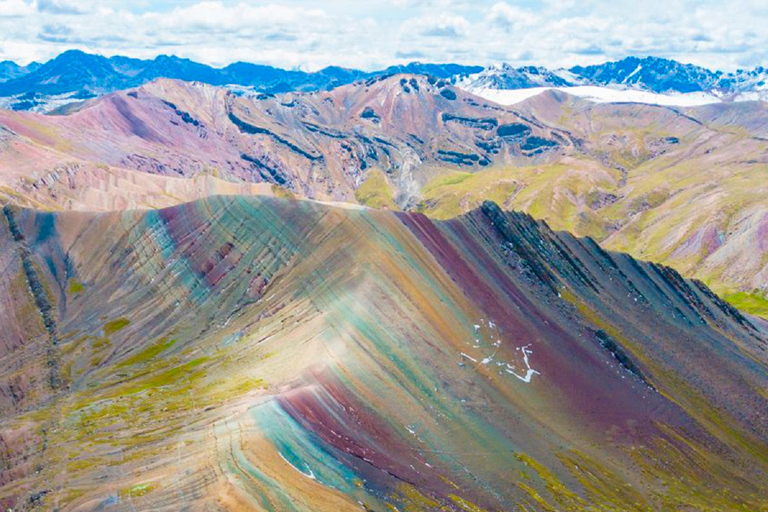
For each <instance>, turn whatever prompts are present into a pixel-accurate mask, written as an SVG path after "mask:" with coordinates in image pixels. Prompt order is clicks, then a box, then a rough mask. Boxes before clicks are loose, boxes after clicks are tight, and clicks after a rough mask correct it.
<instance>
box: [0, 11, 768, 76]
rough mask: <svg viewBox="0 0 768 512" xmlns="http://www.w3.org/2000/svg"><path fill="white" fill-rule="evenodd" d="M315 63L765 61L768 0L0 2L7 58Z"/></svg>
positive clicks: (728, 66)
mask: <svg viewBox="0 0 768 512" xmlns="http://www.w3.org/2000/svg"><path fill="white" fill-rule="evenodd" d="M69 48H78V49H81V50H85V51H89V52H94V53H101V54H104V55H115V54H121V55H128V56H132V57H141V58H149V57H154V56H156V55H158V54H161V53H165V54H175V55H178V56H181V57H187V58H191V59H195V60H198V61H202V62H206V63H208V64H212V65H226V64H228V63H230V62H233V61H237V60H243V61H250V62H258V63H265V64H271V65H275V66H280V67H285V68H294V67H299V68H302V69H308V70H312V69H317V68H320V67H323V66H326V65H330V64H334V65H341V66H347V67H356V68H362V69H376V68H381V67H384V66H386V65H389V64H393V63H404V62H410V61H414V60H417V61H422V62H458V63H473V64H483V65H485V64H490V63H499V62H510V63H512V64H516V65H528V64H536V65H545V66H550V67H558V66H571V65H574V64H592V63H598V62H603V61H605V60H611V59H618V58H622V57H625V56H627V55H638V56H646V55H655V56H661V57H669V58H674V59H678V60H681V61H683V62H691V63H694V64H699V65H703V66H706V67H710V68H719V69H723V70H726V71H731V70H734V69H736V68H739V67H744V68H748V67H754V66H756V65H763V66H765V65H768V2H767V1H766V0H726V1H722V0H699V1H695V0H663V1H658V0H646V1H642V0H611V1H599V0H505V1H498V0H489V1H482V0H474V1H471V0H388V1H385V0H324V1H321V0H287V1H279V2H278V1H260V0H232V1H230V0H202V1H200V0H187V1H184V0H180V1H171V0H101V1H98V0H0V60H3V59H10V60H15V61H17V62H20V63H27V62H29V61H31V60H38V61H44V60H46V59H48V58H51V57H52V56H55V55H57V54H58V53H60V52H62V51H64V50H66V49H69Z"/></svg>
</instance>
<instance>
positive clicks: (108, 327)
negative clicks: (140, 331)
mask: <svg viewBox="0 0 768 512" xmlns="http://www.w3.org/2000/svg"><path fill="white" fill-rule="evenodd" d="M130 323H131V321H130V320H128V319H127V318H118V319H116V320H112V321H111V322H107V323H106V324H104V335H105V336H109V335H110V334H112V333H115V332H117V331H119V330H121V329H123V328H124V327H125V326H126V325H128V324H130Z"/></svg>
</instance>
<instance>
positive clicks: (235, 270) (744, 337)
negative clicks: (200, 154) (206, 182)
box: [0, 197, 768, 512]
mask: <svg viewBox="0 0 768 512" xmlns="http://www.w3.org/2000/svg"><path fill="white" fill-rule="evenodd" d="M3 213H4V215H3V217H2V218H0V263H2V266H3V268H4V269H5V270H4V272H2V274H0V276H1V277H0V301H2V305H3V307H2V308H1V309H0V315H1V316H0V319H2V322H3V326H4V328H3V329H2V331H0V411H2V414H1V415H0V418H2V420H0V421H1V422H0V439H2V442H1V443H0V447H2V452H0V461H2V473H0V504H2V506H3V507H4V508H13V509H14V510H19V509H22V510H23V509H39V510H52V509H58V510H61V511H70V510H119V511H122V510H125V511H132V510H168V511H171V510H174V511H175V510H180V509H185V510H277V511H283V510H298V511H317V510H323V511H338V510H361V509H367V510H375V511H385V510H400V511H404V510H453V511H472V512H476V511H482V510H487V511H492V510H493V511H495V510H529V511H532V510H540V511H546V510H574V511H576V510H649V509H650V510H674V509H686V508H688V509H695V510H712V511H715V510H717V511H723V510H745V509H746V510H766V501H765V495H766V485H765V481H766V476H767V475H768V450H767V449H766V441H768V422H766V418H765V416H764V411H765V410H766V406H768V396H766V393H765V389H766V387H768V377H766V369H767V367H768V361H767V358H766V353H765V350H766V338H765V332H764V331H763V330H762V328H761V327H760V326H759V325H754V324H753V323H752V321H750V320H748V319H746V318H744V317H743V316H742V315H741V314H740V313H738V312H737V311H736V310H734V309H732V308H730V307H729V306H727V305H726V304H725V303H723V302H721V301H720V300H719V299H717V297H715V296H714V295H712V294H711V292H709V290H708V289H707V288H706V287H705V286H703V285H702V284H700V283H697V282H691V281H686V280H683V279H682V278H681V277H680V276H679V275H678V274H677V273H676V272H674V271H672V270H670V269H667V268H665V267H660V266H657V265H652V264H647V263H639V262H636V261H635V260H633V259H631V258H629V257H628V256H625V255H621V254H616V253H606V252H604V251H602V250H601V249H600V248H599V247H598V246H597V245H596V244H594V243H593V242H591V241H590V240H584V239H576V238H573V237H572V236H570V235H567V234H559V233H553V232H552V231H550V230H549V228H547V226H546V225H544V224H542V223H539V222H535V221H533V220H531V218H529V217H527V216H525V215H521V214H516V213H504V212H503V211H502V210H500V209H499V208H498V207H497V206H495V205H494V204H492V203H486V204H483V205H481V207H480V208H479V209H477V210H475V211H472V212H471V213H468V214H466V215H464V216H461V217H459V218H456V219H454V220H451V221H446V222H437V221H432V220H430V219H428V218H427V217H424V216H421V215H418V214H397V213H390V212H380V211H372V210H356V209H341V208H335V207H330V206H327V205H322V204H319V203H312V202H306V201H287V200H279V199H271V198H258V197H256V198H241V197H230V198H223V197H214V198H210V199H208V200H205V201H199V202H195V203H189V204H185V205H181V206H178V207H174V208H170V209H166V210H159V211H150V212H123V213H112V214H98V215H96V214H85V213H74V212H70V213H60V214H46V213H36V212H33V211H30V210H19V209H13V208H6V209H5V210H4V212H3Z"/></svg>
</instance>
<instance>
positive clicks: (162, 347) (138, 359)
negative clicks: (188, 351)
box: [118, 338, 176, 368]
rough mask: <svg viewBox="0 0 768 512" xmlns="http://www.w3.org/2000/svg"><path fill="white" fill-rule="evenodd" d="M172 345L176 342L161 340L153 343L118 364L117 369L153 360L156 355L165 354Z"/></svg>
mask: <svg viewBox="0 0 768 512" xmlns="http://www.w3.org/2000/svg"><path fill="white" fill-rule="evenodd" d="M174 343H176V340H175V339H173V340H169V339H167V338H161V339H159V340H158V341H157V343H154V344H152V345H150V346H148V347H147V348H145V349H144V350H141V351H139V352H138V353H136V354H134V355H132V356H131V357H129V358H128V359H126V360H125V361H123V362H122V363H120V364H119V365H118V366H119V367H121V368H122V367H126V366H133V365H135V364H140V363H146V362H149V361H151V360H152V359H154V358H155V357H156V356H157V355H159V354H161V353H162V352H165V351H166V350H168V349H169V348H171V347H172V346H173V345H174Z"/></svg>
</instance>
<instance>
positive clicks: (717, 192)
mask: <svg viewBox="0 0 768 512" xmlns="http://www.w3.org/2000/svg"><path fill="white" fill-rule="evenodd" d="M519 108H520V109H521V111H522V113H523V114H524V115H527V116H530V117H534V118H536V119H538V120H540V121H542V122H544V123H546V124H547V125H549V126H554V127H556V128H558V129H560V130H564V131H565V132H567V133H568V134H569V135H570V136H571V137H572V138H573V139H575V140H577V141H578V143H577V145H578V147H579V150H580V153H582V154H581V155H572V156H563V157H562V158H561V159H560V160H559V161H557V162H550V163H545V164H537V165H530V166H496V167H495V168H491V169H488V170H483V171H480V172H477V173H453V174H449V175H447V176H441V177H437V178H434V179H433V180H432V181H431V182H429V183H427V184H426V186H425V187H424V189H423V190H422V192H423V196H424V200H423V202H422V210H423V211H424V212H425V213H427V214H430V215H433V216H436V217H438V218H446V217H451V216H454V215H457V214H459V213H461V212H462V211H467V210H469V209H472V208H475V207H476V206H477V205H479V204H481V203H482V201H483V200H484V199H493V200H494V201H496V202H498V203H499V204H500V205H502V206H503V207H504V208H508V209H516V210H523V211H526V212H529V213H531V214H532V215H533V216H535V217H537V218H541V219H545V220H547V222H549V223H550V224H551V225H552V226H553V227H555V228H557V229H567V230H570V231H572V232H574V233H576V234H580V235H589V236H593V237H595V238H596V239H597V240H598V241H599V242H600V243H601V244H602V245H603V247H606V248H609V249H613V250H620V251H626V252H629V253H631V254H632V255H634V256H635V257H638V258H643V259H650V260H652V261H658V262H663V263H665V264H668V265H672V266H674V267H675V268H676V269H678V270H679V271H681V272H683V273H684V274H686V275H691V276H695V277H698V278H700V279H702V280H704V281H706V282H707V283H709V284H711V285H712V286H713V287H714V288H715V289H716V290H717V291H719V292H723V293H730V292H733V291H735V290H741V291H743V292H748V293H752V292H753V291H755V292H756V293H758V296H759V294H760V293H763V294H764V293H765V290H766V288H767V287H768V266H766V265H768V253H767V252H766V249H767V248H768V238H767V237H768V202H767V201H766V193H765V191H766V188H765V183H766V179H768V159H767V158H766V154H767V153H766V151H767V150H768V137H766V127H765V126H766V122H765V119H768V115H766V112H767V111H766V108H765V106H764V105H763V104H760V103H757V102H755V103H749V104H733V105H713V106H706V107H698V108H689V109H675V108H666V107H654V106H649V105H636V104H621V105H596V104H592V103H589V102H585V101H582V100H577V99H575V98H573V97H569V96H567V95H564V94H556V93H550V94H547V95H541V96H540V97H537V98H534V99H532V100H529V101H528V102H526V103H523V104H521V106H520V107H519ZM761 290H762V292H760V291H761ZM756 297H757V296H756ZM765 313H768V309H766V310H765Z"/></svg>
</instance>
